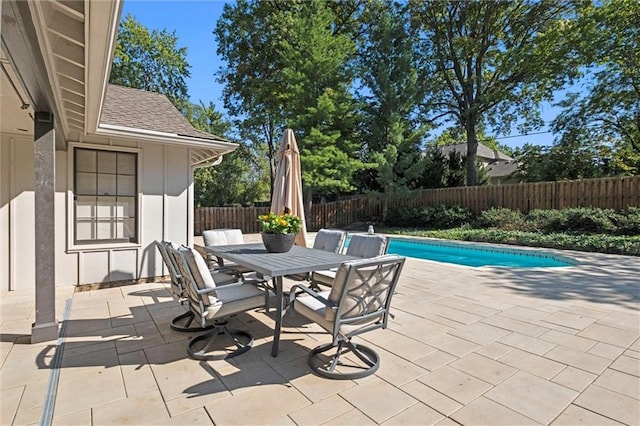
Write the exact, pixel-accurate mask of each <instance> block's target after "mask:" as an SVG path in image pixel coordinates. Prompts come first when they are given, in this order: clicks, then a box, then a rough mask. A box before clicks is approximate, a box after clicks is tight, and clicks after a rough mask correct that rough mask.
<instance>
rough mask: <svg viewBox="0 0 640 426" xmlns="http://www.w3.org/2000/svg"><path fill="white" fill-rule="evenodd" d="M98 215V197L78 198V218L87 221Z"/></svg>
mask: <svg viewBox="0 0 640 426" xmlns="http://www.w3.org/2000/svg"><path fill="white" fill-rule="evenodd" d="M95 215H96V197H83V196H80V195H79V196H77V197H76V217H77V218H78V219H87V218H92V217H95Z"/></svg>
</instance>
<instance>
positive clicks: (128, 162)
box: [118, 152, 136, 175]
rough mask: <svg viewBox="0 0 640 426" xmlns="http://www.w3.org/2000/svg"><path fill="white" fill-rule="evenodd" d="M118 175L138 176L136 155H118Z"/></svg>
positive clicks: (120, 153)
mask: <svg viewBox="0 0 640 426" xmlns="http://www.w3.org/2000/svg"><path fill="white" fill-rule="evenodd" d="M118 174H119V175H135V174H136V154H125V153H122V152H119V153H118Z"/></svg>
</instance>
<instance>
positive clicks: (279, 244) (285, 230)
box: [258, 213, 302, 253]
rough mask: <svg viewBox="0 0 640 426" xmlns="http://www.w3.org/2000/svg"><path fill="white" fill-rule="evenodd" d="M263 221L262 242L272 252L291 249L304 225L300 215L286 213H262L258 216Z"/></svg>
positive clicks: (282, 251)
mask: <svg viewBox="0 0 640 426" xmlns="http://www.w3.org/2000/svg"><path fill="white" fill-rule="evenodd" d="M258 221H259V222H261V223H262V242H263V243H264V246H265V248H266V249H267V251H268V252H270V253H286V252H288V251H289V250H291V247H293V243H294V241H295V238H296V234H297V233H298V232H300V228H301V227H302V219H300V218H299V217H298V216H295V215H292V214H289V213H285V214H278V215H277V214H275V213H269V214H262V215H260V216H258Z"/></svg>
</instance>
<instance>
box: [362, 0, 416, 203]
mask: <svg viewBox="0 0 640 426" xmlns="http://www.w3.org/2000/svg"><path fill="white" fill-rule="evenodd" d="M377 3H379V5H381V6H383V7H379V8H378V9H379V13H378V15H377V18H376V21H375V22H376V23H375V25H372V26H371V27H369V28H368V31H367V32H366V33H365V34H364V37H363V40H364V43H363V46H362V47H361V48H360V54H359V56H358V57H359V61H358V62H359V63H358V65H359V70H360V72H359V77H360V80H361V81H362V86H363V88H362V89H364V90H361V92H363V93H366V95H364V96H362V99H361V103H362V105H363V120H362V134H363V137H364V139H365V140H366V147H367V151H368V152H367V154H368V156H369V158H370V159H371V160H372V161H373V162H374V163H375V164H376V173H375V178H376V180H377V183H378V186H379V187H380V188H381V189H382V190H383V191H384V192H391V193H394V194H397V193H399V192H406V191H407V190H410V189H415V188H416V187H417V186H418V185H419V181H420V176H421V175H422V171H423V168H424V162H423V161H422V158H421V152H420V145H421V143H422V139H423V137H424V135H425V133H426V130H427V128H426V126H425V125H424V124H423V123H421V122H420V121H419V117H420V115H419V114H418V107H419V105H420V102H421V100H422V99H423V97H424V93H423V85H422V84H421V83H422V82H421V81H420V80H419V77H418V72H417V69H416V68H415V65H414V64H415V58H414V52H415V49H414V46H413V39H412V38H411V37H410V35H409V33H408V31H407V28H406V27H405V20H404V19H403V18H402V16H401V15H400V13H399V9H398V6H396V5H394V4H392V3H391V2H390V1H387V0H382V1H379V2H377ZM385 210H386V209H385Z"/></svg>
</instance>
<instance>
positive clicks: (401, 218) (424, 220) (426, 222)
mask: <svg viewBox="0 0 640 426" xmlns="http://www.w3.org/2000/svg"><path fill="white" fill-rule="evenodd" d="M471 218H472V213H471V211H470V210H469V209H466V208H463V207H459V206H445V205H442V204H439V205H435V206H431V207H418V208H407V207H397V208H394V209H391V210H389V214H388V215H387V220H386V221H385V225H387V226H400V227H415V228H425V229H449V228H454V227H456V226H462V225H464V224H466V223H468V222H469V221H470V220H471Z"/></svg>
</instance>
